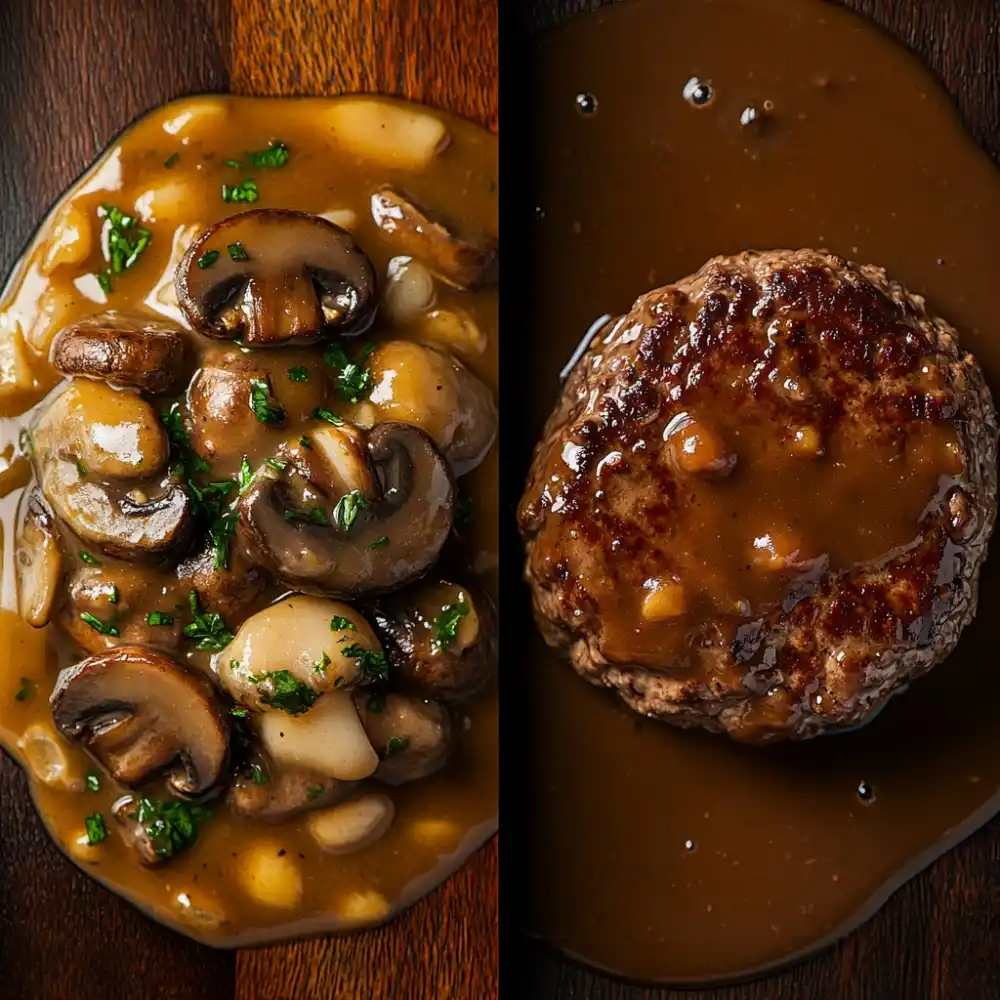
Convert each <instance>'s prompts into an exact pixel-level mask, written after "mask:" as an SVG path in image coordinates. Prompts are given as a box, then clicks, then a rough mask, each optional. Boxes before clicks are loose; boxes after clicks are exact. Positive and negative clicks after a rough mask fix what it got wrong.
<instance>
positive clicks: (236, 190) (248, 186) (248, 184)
mask: <svg viewBox="0 0 1000 1000" xmlns="http://www.w3.org/2000/svg"><path fill="white" fill-rule="evenodd" d="M258 198H260V192H259V191H258V190H257V184H256V182H255V181H253V180H251V179H250V178H249V177H248V178H247V179H246V180H245V181H243V182H242V183H241V184H223V185H222V200H223V201H247V202H255V201H257V199H258Z"/></svg>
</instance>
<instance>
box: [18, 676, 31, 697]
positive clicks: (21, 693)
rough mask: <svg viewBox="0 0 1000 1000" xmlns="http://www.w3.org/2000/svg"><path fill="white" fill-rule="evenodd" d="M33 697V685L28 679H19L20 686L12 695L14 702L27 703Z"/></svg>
mask: <svg viewBox="0 0 1000 1000" xmlns="http://www.w3.org/2000/svg"><path fill="white" fill-rule="evenodd" d="M34 696H35V685H34V682H33V681H32V680H31V678H29V677H22V678H21V686H20V687H19V688H18V689H17V694H15V695H14V701H29V700H30V699H31V698H33V697H34Z"/></svg>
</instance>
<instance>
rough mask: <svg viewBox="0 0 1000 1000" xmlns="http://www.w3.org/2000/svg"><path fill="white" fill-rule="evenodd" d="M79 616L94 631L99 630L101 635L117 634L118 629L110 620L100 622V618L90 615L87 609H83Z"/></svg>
mask: <svg viewBox="0 0 1000 1000" xmlns="http://www.w3.org/2000/svg"><path fill="white" fill-rule="evenodd" d="M80 618H81V619H82V620H83V621H85V622H86V623H87V624H88V625H89V626H90V627H91V628H92V629H93V630H94V631H95V632H100V633H101V635H113V636H118V635H119V632H118V629H117V628H115V626H114V625H112V624H111V622H102V621H101V619H100V618H98V617H97V616H96V615H92V614H91V613H90V612H89V611H84V612H83V613H82V614H81V615H80Z"/></svg>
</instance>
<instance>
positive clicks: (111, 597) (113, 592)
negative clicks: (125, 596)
mask: <svg viewBox="0 0 1000 1000" xmlns="http://www.w3.org/2000/svg"><path fill="white" fill-rule="evenodd" d="M119 596H121V595H120V594H119V592H118V585H117V584H116V583H113V584H111V589H110V590H109V591H108V604H117V603H118V598H119Z"/></svg>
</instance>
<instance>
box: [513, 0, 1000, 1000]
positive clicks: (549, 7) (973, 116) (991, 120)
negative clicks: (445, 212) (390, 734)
mask: <svg viewBox="0 0 1000 1000" xmlns="http://www.w3.org/2000/svg"><path fill="white" fill-rule="evenodd" d="M663 2H665V3H669V2H670V0H663ZM761 2H765V0H761ZM842 2H843V3H844V4H845V5H846V6H848V7H851V8H853V9H854V10H856V11H858V12H859V13H862V14H864V15H866V16H868V17H870V18H871V19H872V20H873V21H875V22H876V23H878V24H880V25H882V26H883V27H884V28H886V29H887V30H888V31H889V32H891V33H892V34H893V35H895V36H896V37H897V38H899V39H900V40H902V41H903V42H905V43H906V44H907V45H908V46H910V47H911V48H912V49H914V50H915V51H916V52H917V53H918V54H919V55H920V56H921V57H922V58H923V60H924V62H925V64H927V65H928V66H930V67H931V69H932V70H933V71H934V72H935V73H936V74H937V76H938V77H939V78H940V79H941V80H942V81H943V82H944V84H945V85H946V86H947V88H948V89H949V90H950V91H951V93H952V94H953V95H954V97H955V100H956V102H957V103H958V105H959V108H960V110H961V113H962V115H963V116H964V118H965V120H966V122H967V123H968V126H969V128H970V129H971V130H972V132H973V134H974V135H975V136H976V137H977V138H978V139H979V141H980V142H981V143H982V144H983V145H984V146H985V147H986V149H987V150H988V151H989V152H990V153H991V154H992V155H993V157H994V158H995V159H996V158H1000V0H842ZM598 5H599V0H534V3H533V8H534V14H535V17H534V20H535V23H536V24H537V23H545V24H551V23H554V22H555V21H557V20H558V19H560V18H562V17H566V16H568V15H569V14H570V13H572V12H574V11H580V10H589V9H591V8H594V7H597V6H598ZM504 51H506V44H505V46H504ZM505 65H506V57H505ZM506 79H507V77H506V76H504V81H506ZM507 99H508V91H507V87H506V82H505V83H504V106H505V108H506V107H507ZM507 134H508V135H509V131H508V133H507ZM507 190H510V186H509V185H508V186H507ZM998 279H1000V272H998ZM995 549H996V544H995V543H994V552H993V558H994V559H995V558H997V557H998V554H997V552H996V551H995ZM987 696H992V695H991V694H988V695H987ZM509 715H510V709H509V707H508V709H507V711H506V713H505V718H506V719H508V720H509ZM504 759H507V758H504ZM504 856H505V866H506V858H507V853H506V851H505V855H504ZM505 892H506V880H505ZM505 912H506V911H505ZM503 956H504V957H503V961H504V970H505V973H506V970H507V969H508V967H509V968H510V969H511V970H513V969H514V968H515V967H517V968H519V969H520V970H521V971H520V972H519V973H517V974H512V975H510V976H507V975H505V977H504V986H505V995H506V990H507V988H508V987H509V988H510V995H511V996H514V997H516V998H517V1000H553V998H559V1000H570V998H573V1000H996V998H998V997H1000V819H995V820H993V822H992V823H989V824H988V825H987V826H986V827H985V828H984V829H982V830H980V831H979V832H978V833H977V834H975V835H974V836H973V837H971V838H969V840H967V841H965V842H964V843H963V844H961V845H960V846H959V847H958V848H957V849H955V850H954V851H952V852H951V853H949V854H947V855H945V856H944V857H943V858H941V859H940V860H939V861H938V862H936V863H935V864H934V865H932V866H931V868H930V869H928V870H927V871H925V872H924V873H923V874H922V875H920V876H918V877H917V878H915V879H914V880H913V881H911V882H910V883H909V884H908V885H906V886H904V887H903V888H902V889H901V890H900V891H899V892H898V893H896V895H895V896H893V897H892V899H890V901H889V903H888V904H887V905H886V906H885V907H884V909H882V910H881V911H880V912H879V913H878V914H877V915H876V916H875V917H874V919H872V920H871V921H870V922H869V923H867V924H866V925H865V926H863V927H862V928H861V929H860V930H859V931H857V932H856V933H854V934H852V935H851V936H850V937H848V938H847V939H846V940H845V941H843V942H841V943H840V944H839V945H837V946H835V947H833V948H830V949H828V950H827V951H825V952H823V953H821V954H819V955H817V956H816V957H815V958H812V959H810V960H808V961H806V962H804V963H802V964H800V965H798V966H796V967H794V968H792V969H790V970H788V971H787V972H784V973H782V974H780V975H776V976H771V977H768V978H766V979H762V980H760V981H758V982H756V983H750V984H746V985H743V986H734V987H728V988H724V989H715V990H704V991H702V990H698V991H680V990H657V989H643V988H640V987H637V986H627V985H623V984H620V983H614V982H612V981H610V980H608V979H604V978H602V977H598V976H595V975H592V974H591V973H589V972H586V971H584V970H582V969H579V968H577V967H576V966H573V965H571V964H569V963H567V962H564V961H561V960H560V959H558V958H556V957H555V956H553V955H550V954H549V953H547V952H546V951H544V950H542V949H540V948H537V947H534V946H530V945H528V946H525V947H524V948H523V951H522V953H521V954H519V955H518V956H517V958H516V959H515V956H514V955H513V954H512V953H511V949H508V947H507V944H506V938H505V943H504V949H503Z"/></svg>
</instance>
